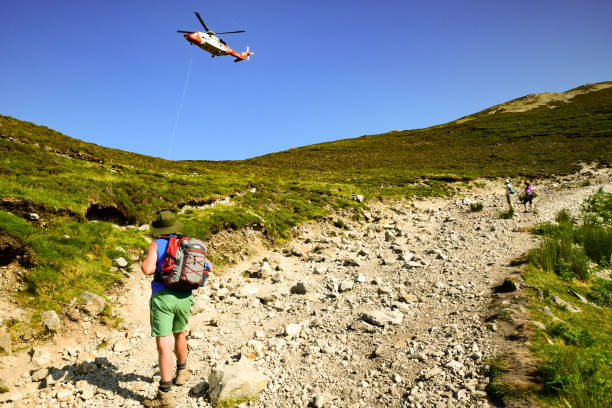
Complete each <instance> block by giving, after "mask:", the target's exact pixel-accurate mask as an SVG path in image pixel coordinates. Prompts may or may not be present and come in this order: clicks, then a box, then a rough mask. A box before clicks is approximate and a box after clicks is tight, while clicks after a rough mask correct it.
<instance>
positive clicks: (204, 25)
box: [194, 11, 210, 32]
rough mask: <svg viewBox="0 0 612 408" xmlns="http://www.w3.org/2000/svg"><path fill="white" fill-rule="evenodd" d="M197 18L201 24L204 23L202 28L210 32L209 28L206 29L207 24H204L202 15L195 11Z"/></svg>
mask: <svg viewBox="0 0 612 408" xmlns="http://www.w3.org/2000/svg"><path fill="white" fill-rule="evenodd" d="M194 13H195V15H196V17H197V18H198V20H200V23H202V27H204V29H205V30H206V32H209V31H210V29H209V28H208V27H206V24H204V20H202V17H200V13H198V12H197V11H194Z"/></svg>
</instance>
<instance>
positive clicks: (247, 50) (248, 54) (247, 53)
mask: <svg viewBox="0 0 612 408" xmlns="http://www.w3.org/2000/svg"><path fill="white" fill-rule="evenodd" d="M245 54H246V60H247V62H249V61H250V60H251V55H255V53H254V52H251V51H250V47H249V46H248V45H247V49H246V53H245Z"/></svg>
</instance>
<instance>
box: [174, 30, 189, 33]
mask: <svg viewBox="0 0 612 408" xmlns="http://www.w3.org/2000/svg"><path fill="white" fill-rule="evenodd" d="M176 32H177V33H188V34H191V33H193V31H183V30H176Z"/></svg>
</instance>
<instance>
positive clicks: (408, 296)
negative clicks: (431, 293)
mask: <svg viewBox="0 0 612 408" xmlns="http://www.w3.org/2000/svg"><path fill="white" fill-rule="evenodd" d="M397 300H399V301H400V302H404V303H408V302H417V301H418V299H417V297H416V296H414V295H413V294H412V293H408V292H404V291H402V292H400V294H399V296H398V298H397Z"/></svg>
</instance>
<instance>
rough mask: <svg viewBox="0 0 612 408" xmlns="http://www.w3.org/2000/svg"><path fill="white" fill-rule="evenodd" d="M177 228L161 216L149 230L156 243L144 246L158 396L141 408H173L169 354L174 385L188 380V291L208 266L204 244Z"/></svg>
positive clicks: (172, 220) (190, 297) (172, 219)
mask: <svg viewBox="0 0 612 408" xmlns="http://www.w3.org/2000/svg"><path fill="white" fill-rule="evenodd" d="M182 228H183V223H181V222H180V221H178V220H177V219H176V216H175V215H174V213H173V212H171V211H165V210H163V211H160V212H159V213H158V214H157V218H156V220H155V221H153V223H152V228H151V232H152V233H153V234H154V235H155V236H157V237H158V238H157V239H155V240H154V241H153V242H151V244H150V245H149V247H148V249H147V256H146V258H145V260H144V261H143V262H142V264H141V268H142V272H143V273H144V274H145V275H154V279H153V281H152V282H151V299H150V301H149V309H150V321H151V336H152V337H155V342H156V345H157V353H158V357H159V360H158V361H159V372H160V375H161V379H160V382H159V390H158V393H157V395H156V396H155V398H153V399H146V400H145V401H144V402H143V405H144V406H145V407H167V408H174V407H175V406H176V402H175V400H174V394H173V393H172V371H173V369H174V358H173V356H172V352H173V351H174V355H175V357H176V377H175V378H174V385H178V386H181V385H184V384H185V383H186V382H187V380H188V379H189V377H190V374H191V373H190V371H189V370H188V369H187V335H186V331H185V328H186V327H187V323H188V321H189V317H190V310H191V306H192V305H193V304H194V300H193V294H192V290H193V289H197V288H198V287H201V286H202V285H203V284H204V281H205V279H206V277H207V276H208V272H209V271H211V270H212V265H211V263H210V261H208V259H207V258H206V247H205V245H204V243H203V242H202V241H200V240H199V239H197V238H190V237H185V236H183V235H180V234H179V231H180V230H181V229H182ZM173 343H174V344H173Z"/></svg>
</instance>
